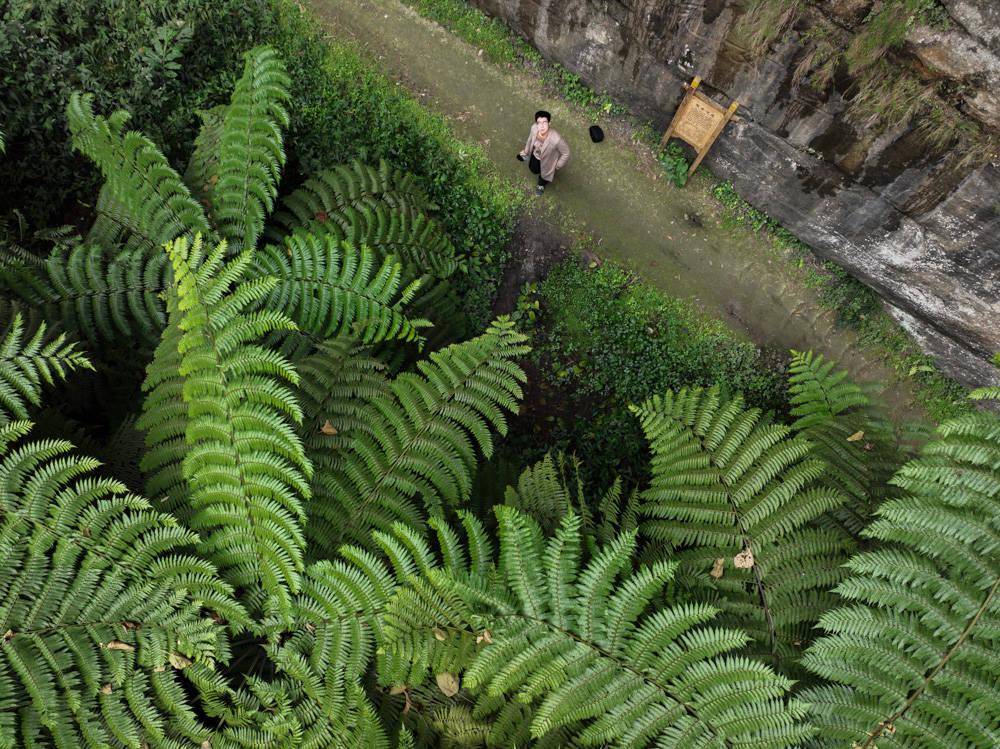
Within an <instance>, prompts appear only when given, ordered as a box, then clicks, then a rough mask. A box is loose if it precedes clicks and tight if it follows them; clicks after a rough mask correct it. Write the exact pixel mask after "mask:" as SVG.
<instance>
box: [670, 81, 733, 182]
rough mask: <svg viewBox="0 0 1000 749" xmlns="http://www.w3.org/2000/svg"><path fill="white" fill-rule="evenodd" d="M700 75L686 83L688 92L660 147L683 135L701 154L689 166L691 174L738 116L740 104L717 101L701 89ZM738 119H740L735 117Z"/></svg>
mask: <svg viewBox="0 0 1000 749" xmlns="http://www.w3.org/2000/svg"><path fill="white" fill-rule="evenodd" d="M700 84H701V76H695V77H694V80H692V81H691V83H690V84H688V83H685V84H684V88H685V89H687V93H686V94H685V95H684V98H683V99H682V100H681V104H680V106H679V107H677V111H676V112H675V113H674V118H673V119H672V120H671V121H670V127H668V128H667V131H666V132H665V133H664V134H663V137H662V138H661V139H660V149H661V150H662V149H663V147H664V146H666V145H667V141H668V140H670V139H671V138H680V139H681V140H682V141H684V142H685V143H687V144H688V145H690V146H691V147H692V148H694V150H695V151H697V153H698V156H697V158H695V160H694V163H692V164H691V167H690V168H689V169H688V176H689V177H690V176H691V175H692V174H694V170H695V169H697V168H698V165H699V164H701V160H702V159H704V158H705V155H706V154H707V153H708V150H709V149H710V148H711V147H712V144H713V143H715V141H716V140H717V139H718V137H719V136H720V135H721V134H722V131H723V130H724V129H725V127H726V125H727V124H728V123H729V121H730V120H731V119H733V118H734V117H735V115H736V110H737V109H739V107H740V103H739V102H738V101H736V100H734V101H733V103H732V104H730V105H729V108H728V109H727V108H726V107H723V106H722V105H720V104H716V103H715V102H714V101H712V100H711V99H709V98H708V97H707V96H705V94H703V93H702V92H701V91H699V90H698V86H699V85H700ZM736 119H739V118H736Z"/></svg>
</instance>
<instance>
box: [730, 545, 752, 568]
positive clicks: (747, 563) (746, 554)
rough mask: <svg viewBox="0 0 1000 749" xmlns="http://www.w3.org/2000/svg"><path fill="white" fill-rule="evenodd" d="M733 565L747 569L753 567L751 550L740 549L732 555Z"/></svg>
mask: <svg viewBox="0 0 1000 749" xmlns="http://www.w3.org/2000/svg"><path fill="white" fill-rule="evenodd" d="M733 566H734V567H736V569H739V570H748V569H750V568H751V567H753V552H752V551H751V550H750V549H744V550H743V551H741V552H740V553H739V554H737V555H736V556H735V557H733Z"/></svg>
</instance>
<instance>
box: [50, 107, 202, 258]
mask: <svg viewBox="0 0 1000 749" xmlns="http://www.w3.org/2000/svg"><path fill="white" fill-rule="evenodd" d="M66 114H67V118H68V120H69V128H70V132H71V133H72V136H73V147H74V148H76V149H77V150H78V151H80V152H81V153H83V154H84V155H85V156H87V157H88V158H90V159H91V160H92V161H93V162H94V163H95V164H96V165H97V167H98V168H99V169H100V170H101V173H102V174H103V175H104V179H105V185H104V190H103V191H102V193H103V194H104V201H103V205H105V206H106V207H108V208H109V209H113V210H114V213H115V216H114V220H115V222H116V223H117V224H119V225H120V226H121V227H122V228H123V229H124V230H127V231H129V232H132V233H135V234H136V235H138V236H140V237H142V238H143V242H144V243H145V244H147V245H149V246H154V247H159V246H160V245H162V244H163V243H165V242H169V241H170V240H172V239H174V238H175V237H178V236H181V235H182V234H185V233H188V232H192V233H194V232H201V233H202V234H204V235H208V233H209V226H208V222H207V220H206V218H205V214H204V211H202V209H201V207H200V206H199V205H198V204H197V203H196V202H195V201H194V199H193V198H192V197H191V193H190V191H189V190H188V189H187V187H186V186H185V185H184V183H183V182H182V181H181V178H180V177H179V176H178V175H177V172H175V171H174V170H173V169H172V168H171V167H170V165H169V164H168V163H167V161H166V159H165V158H164V156H163V154H162V153H160V151H159V149H157V148H156V146H155V145H154V144H153V143H152V141H150V140H149V139H148V138H146V137H145V136H144V135H141V134H140V133H137V132H130V131H124V125H125V122H126V121H127V119H128V113H127V112H122V111H119V112H116V113H115V114H113V115H111V117H109V118H107V119H105V118H104V117H99V116H95V115H94V112H93V96H91V95H89V94H85V95H82V96H81V95H79V94H73V96H71V97H70V102H69V106H68V107H67V111H66ZM106 249H110V248H106Z"/></svg>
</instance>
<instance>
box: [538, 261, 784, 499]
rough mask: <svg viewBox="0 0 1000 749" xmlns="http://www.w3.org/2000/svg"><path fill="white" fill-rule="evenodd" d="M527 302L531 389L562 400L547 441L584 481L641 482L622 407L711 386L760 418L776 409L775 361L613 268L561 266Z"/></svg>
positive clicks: (780, 402)
mask: <svg viewBox="0 0 1000 749" xmlns="http://www.w3.org/2000/svg"><path fill="white" fill-rule="evenodd" d="M595 266H596V264H595ZM535 298H536V299H537V300H538V301H539V302H540V307H541V317H540V321H541V324H540V328H539V329H538V334H537V336H536V340H535V341H534V350H535V354H534V358H535V360H536V361H537V362H538V364H539V368H540V374H541V377H543V378H544V381H543V382H542V383H539V385H540V386H541V387H542V388H543V391H544V392H545V394H546V397H547V399H549V400H550V401H557V400H558V399H559V395H558V394H561V393H566V394H567V396H564V397H568V400H569V404H568V405H567V407H566V412H565V414H564V415H563V414H560V416H564V417H565V418H562V419H561V420H560V422H559V423H558V424H557V425H556V426H555V428H554V429H553V430H552V433H551V434H550V435H549V436H548V438H549V440H550V441H551V442H553V443H556V444H560V445H563V446H566V445H572V446H573V448H574V449H575V450H576V451H577V454H578V456H579V457H580V458H581V460H582V461H583V464H584V467H585V470H586V471H587V475H588V476H589V477H591V478H597V479H598V480H600V477H604V478H605V479H607V478H608V477H610V476H614V475H615V474H616V473H620V474H622V475H623V476H625V477H626V478H627V479H628V480H630V481H631V482H632V483H633V484H634V483H635V482H636V481H637V480H638V479H640V478H642V477H643V476H645V473H646V471H645V466H646V463H647V455H646V451H645V446H644V443H643V440H642V435H641V433H640V432H639V430H638V428H637V425H636V422H635V420H634V419H633V418H632V416H631V415H630V414H629V411H628V406H629V404H630V403H637V402H640V401H642V400H644V399H645V398H646V397H648V396H649V395H650V394H651V393H662V392H664V391H665V390H669V389H672V388H680V387H684V386H685V385H710V384H713V383H718V384H720V385H721V386H722V387H724V388H726V389H727V390H728V391H729V392H733V393H735V392H742V393H744V394H745V397H746V398H747V401H748V402H749V403H751V404H752V405H754V406H758V407H761V408H763V409H765V410H782V409H783V407H784V404H785V403H786V399H785V395H784V390H785V384H784V380H783V377H782V374H781V365H780V364H779V362H778V361H777V360H776V357H772V356H769V355H768V354H767V353H765V352H762V351H761V350H760V349H759V348H757V347H756V346H755V345H754V344H752V343H751V342H749V341H745V340H741V339H739V338H737V337H736V336H735V335H734V334H733V333H732V331H731V330H730V329H729V328H727V327H726V326H725V325H724V324H723V323H721V322H719V321H718V320H713V319H711V318H708V317H707V316H705V315H703V314H701V313H699V312H698V311H697V310H695V309H694V307H692V306H691V304H690V303H688V302H685V301H683V300H680V299H677V298H674V297H670V296H667V295H665V294H663V293H662V292H660V291H659V290H657V289H655V288H653V287H652V286H649V285H648V284H644V283H642V282H641V281H639V279H638V278H637V277H636V276H635V275H634V274H632V273H630V272H629V271H627V270H626V269H624V268H622V267H621V266H618V265H615V264H614V263H610V262H606V263H604V264H603V265H600V266H596V267H593V268H588V267H583V266H581V264H580V263H579V261H577V260H570V261H567V262H565V263H562V264H560V265H558V266H557V267H556V268H554V269H553V270H552V271H551V272H550V273H549V275H548V276H547V277H546V278H545V280H544V281H542V282H541V283H540V284H539V285H538V287H537V292H536V297H535Z"/></svg>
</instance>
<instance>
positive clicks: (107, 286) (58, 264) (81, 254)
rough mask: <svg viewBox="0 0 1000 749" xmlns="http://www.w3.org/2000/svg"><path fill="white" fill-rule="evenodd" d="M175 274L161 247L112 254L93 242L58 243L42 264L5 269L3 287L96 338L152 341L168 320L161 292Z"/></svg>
mask: <svg viewBox="0 0 1000 749" xmlns="http://www.w3.org/2000/svg"><path fill="white" fill-rule="evenodd" d="M170 276H171V270H170V262H169V260H168V259H167V256H166V255H165V254H164V253H163V251H162V250H161V249H159V248H157V249H156V250H155V252H150V251H148V250H124V251H117V252H109V251H105V250H104V249H102V248H101V247H100V246H98V245H93V244H77V245H57V246H56V248H55V249H54V250H53V252H52V254H51V255H49V257H47V258H45V260H44V261H43V262H42V264H41V265H40V267H31V266H27V265H23V264H22V265H17V264H12V265H8V266H7V267H4V268H0V288H2V289H3V290H4V291H6V292H8V293H11V294H13V295H15V296H16V297H17V298H19V299H22V300H24V302H26V303H27V304H29V305H32V306H34V307H37V308H39V309H41V310H42V311H43V312H44V314H45V316H46V317H48V318H49V319H50V320H58V321H59V322H60V323H61V324H62V325H63V326H64V328H66V329H68V330H71V331H74V332H76V333H78V334H79V335H80V336H81V337H83V338H86V339H87V340H89V341H91V342H94V343H97V342H99V341H107V340H114V339H121V338H124V339H138V340H140V341H143V342H153V341H155V340H156V339H157V337H158V336H159V334H160V332H161V331H162V329H163V327H164V325H165V324H166V314H165V312H164V310H163V302H162V300H161V299H160V295H161V294H162V292H163V291H164V289H166V288H167V287H168V286H169V285H170Z"/></svg>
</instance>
